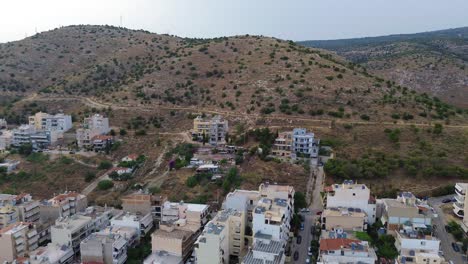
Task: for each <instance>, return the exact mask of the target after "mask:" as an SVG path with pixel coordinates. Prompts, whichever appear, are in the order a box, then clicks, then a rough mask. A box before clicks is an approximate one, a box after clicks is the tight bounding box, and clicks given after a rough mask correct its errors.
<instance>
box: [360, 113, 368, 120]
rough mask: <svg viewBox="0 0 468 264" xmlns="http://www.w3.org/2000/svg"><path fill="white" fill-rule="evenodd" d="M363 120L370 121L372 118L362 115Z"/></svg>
mask: <svg viewBox="0 0 468 264" xmlns="http://www.w3.org/2000/svg"><path fill="white" fill-rule="evenodd" d="M361 119H362V120H366V121H369V120H370V117H369V116H368V115H366V114H362V115H361Z"/></svg>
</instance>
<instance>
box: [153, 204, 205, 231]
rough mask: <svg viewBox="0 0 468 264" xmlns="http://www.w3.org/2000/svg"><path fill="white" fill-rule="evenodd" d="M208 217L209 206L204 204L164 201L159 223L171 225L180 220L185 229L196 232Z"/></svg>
mask: <svg viewBox="0 0 468 264" xmlns="http://www.w3.org/2000/svg"><path fill="white" fill-rule="evenodd" d="M208 215H209V206H208V205H206V204H193V203H184V202H179V203H174V202H168V201H166V202H165V203H164V205H163V208H162V216H161V223H166V224H172V223H176V222H177V221H180V220H182V221H185V226H186V228H188V229H190V230H191V231H193V232H197V231H199V230H200V229H201V228H202V227H203V226H204V225H205V224H206V223H207V222H208V218H207V217H208Z"/></svg>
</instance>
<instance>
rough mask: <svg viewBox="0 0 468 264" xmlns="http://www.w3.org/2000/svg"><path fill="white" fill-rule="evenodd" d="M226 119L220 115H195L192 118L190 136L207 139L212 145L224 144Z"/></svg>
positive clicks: (226, 129) (226, 126)
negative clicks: (208, 116)
mask: <svg viewBox="0 0 468 264" xmlns="http://www.w3.org/2000/svg"><path fill="white" fill-rule="evenodd" d="M228 130H229V128H228V121H227V120H226V119H224V118H222V117H221V116H218V115H217V116H214V117H212V118H203V117H201V116H197V117H196V118H195V119H194V120H193V130H192V137H193V138H197V139H198V140H203V137H206V138H207V139H208V143H209V144H210V145H213V146H218V145H226V134H227V133H228Z"/></svg>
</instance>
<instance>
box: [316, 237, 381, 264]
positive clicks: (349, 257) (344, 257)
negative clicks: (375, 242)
mask: <svg viewBox="0 0 468 264" xmlns="http://www.w3.org/2000/svg"><path fill="white" fill-rule="evenodd" d="M317 263H320V264H326V263H363V264H375V263H377V254H376V253H375V250H374V249H373V248H372V247H371V246H369V243H368V242H366V241H361V240H357V239H349V238H323V239H321V240H320V250H319V258H318V262H317Z"/></svg>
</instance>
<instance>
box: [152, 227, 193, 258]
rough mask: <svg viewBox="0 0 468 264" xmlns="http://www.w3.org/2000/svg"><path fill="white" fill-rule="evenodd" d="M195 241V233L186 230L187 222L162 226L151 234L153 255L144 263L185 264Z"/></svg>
mask: <svg viewBox="0 0 468 264" xmlns="http://www.w3.org/2000/svg"><path fill="white" fill-rule="evenodd" d="M195 239H196V236H195V233H194V232H193V231H190V230H189V229H187V228H185V221H179V222H178V223H177V224H161V225H160V228H159V229H158V230H156V231H155V232H154V233H153V234H151V249H152V254H151V255H150V256H149V257H148V258H147V259H145V262H144V263H148V264H149V263H176V264H178V263H184V260H186V259H187V258H188V257H189V255H190V252H191V251H192V249H193V245H194V242H195Z"/></svg>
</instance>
